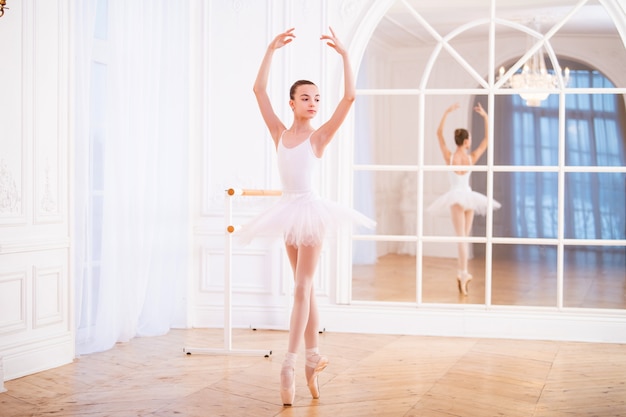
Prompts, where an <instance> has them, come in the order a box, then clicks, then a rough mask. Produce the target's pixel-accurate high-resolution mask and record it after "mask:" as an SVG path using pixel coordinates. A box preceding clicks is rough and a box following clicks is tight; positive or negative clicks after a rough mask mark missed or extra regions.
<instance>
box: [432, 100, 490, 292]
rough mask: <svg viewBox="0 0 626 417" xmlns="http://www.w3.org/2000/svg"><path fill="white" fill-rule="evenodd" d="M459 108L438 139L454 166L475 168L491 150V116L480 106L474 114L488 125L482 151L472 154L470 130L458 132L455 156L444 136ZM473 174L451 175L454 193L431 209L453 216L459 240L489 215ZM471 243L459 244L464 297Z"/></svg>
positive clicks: (461, 285)
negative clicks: (472, 184)
mask: <svg viewBox="0 0 626 417" xmlns="http://www.w3.org/2000/svg"><path fill="white" fill-rule="evenodd" d="M458 108H459V104H458V103H455V104H453V105H451V106H450V107H448V108H447V109H446V111H445V112H444V114H443V116H442V118H441V121H440V122H439V127H438V128H437V137H438V139H439V147H440V148H441V154H442V155H443V158H444V160H445V161H447V162H448V163H449V164H450V165H459V166H463V165H473V164H474V162H475V161H477V160H478V159H479V158H480V157H481V156H482V154H483V153H484V152H485V150H486V149H487V138H488V136H489V135H488V132H489V121H488V116H487V113H486V112H485V110H484V109H483V107H482V106H481V105H480V103H478V104H477V105H476V106H475V107H474V110H475V111H476V113H478V114H479V115H480V116H482V118H483V120H484V122H485V136H484V137H483V140H482V141H481V142H480V144H479V145H478V147H477V148H476V149H474V150H473V151H471V152H470V147H471V145H472V139H471V136H470V135H469V132H468V131H467V129H462V128H459V129H456V130H455V131H454V142H455V143H456V151H454V153H452V152H451V151H450V149H448V147H447V146H446V142H445V138H444V136H443V127H444V124H445V121H446V117H447V116H448V114H449V113H451V112H453V111H454V110H456V109H458ZM470 174H471V172H470V171H463V170H460V171H450V172H449V176H450V190H449V191H448V192H446V193H445V194H443V195H442V196H440V197H439V198H437V199H436V200H435V201H434V202H433V203H432V204H431V205H430V206H429V207H428V211H429V212H431V213H435V212H441V211H442V210H450V214H451V216H452V224H453V226H454V230H455V232H456V234H457V236H460V237H467V236H469V235H470V232H471V230H472V222H473V221H474V213H476V214H479V215H482V216H484V215H485V214H486V213H487V203H488V199H487V196H486V195H484V194H481V193H478V192H476V191H473V190H472V188H471V187H470V183H469V180H470ZM493 208H494V209H499V208H500V203H498V202H497V201H495V200H493ZM468 249H469V248H468V243H467V242H459V244H458V253H459V257H458V268H459V270H458V272H457V277H456V279H457V281H458V285H459V291H460V292H461V293H462V294H463V295H467V287H468V285H469V282H470V280H471V279H472V275H471V274H470V273H469V272H468V271H467V259H468Z"/></svg>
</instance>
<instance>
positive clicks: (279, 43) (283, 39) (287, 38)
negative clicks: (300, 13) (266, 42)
mask: <svg viewBox="0 0 626 417" xmlns="http://www.w3.org/2000/svg"><path fill="white" fill-rule="evenodd" d="M294 30H295V28H291V29H288V30H286V31H284V32H283V33H280V34H278V35H276V37H275V38H274V39H273V40H272V42H271V43H270V48H272V49H278V48H282V47H283V46H285V45H287V44H288V43H289V42H291V41H293V40H294V38H295V37H296V35H294V33H293V31H294Z"/></svg>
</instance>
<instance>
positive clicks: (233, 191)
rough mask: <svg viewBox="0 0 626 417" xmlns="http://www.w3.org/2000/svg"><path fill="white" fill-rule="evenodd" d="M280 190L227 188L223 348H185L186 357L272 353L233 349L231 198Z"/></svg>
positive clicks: (272, 194)
mask: <svg viewBox="0 0 626 417" xmlns="http://www.w3.org/2000/svg"><path fill="white" fill-rule="evenodd" d="M280 195H282V192H281V191H280V190H254V189H239V188H229V189H227V190H226V198H225V209H224V217H225V220H226V233H225V245H224V347H223V348H222V349H217V348H215V349H211V348H197V347H185V348H183V352H185V353H186V354H187V355H191V354H192V353H198V354H208V355H244V356H256V355H261V356H264V357H266V358H268V357H269V356H270V355H271V354H272V351H271V350H269V349H264V350H263V349H253V350H251V349H233V338H232V333H233V332H232V328H233V323H232V257H233V253H232V252H233V239H232V235H233V233H235V232H236V231H237V230H239V228H240V226H239V225H233V224H232V222H233V216H232V213H233V204H232V197H235V196H255V197H258V196H280Z"/></svg>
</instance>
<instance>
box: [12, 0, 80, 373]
mask: <svg viewBox="0 0 626 417" xmlns="http://www.w3.org/2000/svg"><path fill="white" fill-rule="evenodd" d="M69 4H70V0H24V1H13V2H10V5H9V7H10V8H9V9H8V10H6V12H5V15H4V16H3V17H2V19H0V39H3V40H10V41H7V42H1V43H0V55H1V56H2V61H1V62H0V79H2V80H3V92H2V94H1V95H0V125H1V126H2V128H1V129H2V133H1V140H0V265H1V267H0V334H2V337H1V338H0V357H2V358H3V361H4V365H5V368H4V369H5V373H4V378H5V379H13V378H16V377H19V376H23V375H26V374H29V373H32V372H38V371H41V370H44V369H48V368H51V367H54V366H58V365H60V364H64V363H68V362H70V361H71V360H72V359H73V358H74V341H73V340H74V330H73V329H72V326H71V322H72V320H71V314H72V311H73V310H72V305H71V300H72V297H71V291H70V290H71V285H70V273H69V271H70V268H69V259H70V256H69V253H70V252H69V250H70V249H69V248H70V231H69V224H70V219H69V210H68V207H69V204H68V201H69V194H68V190H70V178H69V175H68V174H69V172H70V171H71V170H70V169H69V163H70V161H69V157H68V150H69V144H70V127H69V126H70V117H69V114H70V106H69V103H70V98H69V97H70V96H69V93H70V88H69V85H70V78H69V76H70V62H71V61H70V53H69V47H70V26H69V22H70V19H69V16H70V7H69Z"/></svg>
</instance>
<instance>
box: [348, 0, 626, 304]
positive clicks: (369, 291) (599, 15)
mask: <svg viewBox="0 0 626 417" xmlns="http://www.w3.org/2000/svg"><path fill="white" fill-rule="evenodd" d="M562 3H563V2H559V4H558V5H557V4H554V5H550V4H546V5H545V9H543V8H542V9H541V10H538V9H536V8H533V9H532V10H525V9H524V7H522V8H520V9H516V10H511V9H504V8H497V7H496V10H495V14H496V18H497V19H500V20H498V22H499V23H502V22H505V21H506V24H494V29H493V31H492V32H491V31H490V26H489V23H488V20H489V16H490V11H489V8H488V7H487V8H485V9H483V10H481V9H480V8H478V9H476V10H472V11H471V12H470V11H468V13H467V14H465V13H460V14H459V15H461V16H463V19H461V18H459V19H458V21H457V22H456V25H453V24H452V23H451V22H450V21H446V22H442V21H440V20H439V18H440V16H439V15H438V14H437V13H435V12H434V11H433V10H432V8H428V7H427V6H424V5H420V4H414V3H411V4H410V6H411V9H412V10H407V7H408V4H407V3H406V2H398V3H396V5H394V6H393V7H391V8H390V9H389V11H388V12H387V14H386V15H385V16H384V17H383V18H382V19H381V21H380V23H379V26H378V27H377V29H376V30H375V31H374V33H373V36H372V38H371V40H370V42H369V44H368V46H367V49H366V51H365V54H364V57H363V60H362V62H361V65H360V67H359V73H358V78H357V84H358V88H359V91H360V92H361V94H360V95H359V96H358V99H357V103H356V108H355V117H356V125H355V135H356V137H357V138H358V141H355V149H354V161H355V170H354V201H355V207H356V208H357V209H363V210H366V211H368V212H370V213H372V214H373V215H375V217H376V220H377V222H378V229H377V231H376V235H375V236H374V237H372V236H359V235H357V236H355V238H354V242H353V254H354V256H353V277H352V299H354V300H361V301H371V302H417V303H418V304H421V303H426V304H430V303H432V304H439V303H444V304H488V305H489V304H493V305H513V306H540V307H586V308H624V307H625V306H626V283H625V280H626V279H625V276H626V274H625V271H626V246H625V245H624V244H623V242H624V239H625V238H626V211H625V210H624V207H625V206H626V172H625V170H624V166H626V157H625V148H626V146H625V142H626V133H625V132H626V126H625V120H626V117H625V116H626V110H625V106H624V95H623V94H621V92H620V91H615V92H612V91H610V90H611V89H617V88H618V87H619V86H620V85H625V84H626V79H624V78H625V77H624V76H623V75H622V74H621V73H618V72H616V71H615V69H614V65H615V62H620V63H621V64H620V65H626V53H625V52H624V47H623V44H622V43H621V41H620V37H619V34H618V32H617V30H616V28H615V25H614V24H613V23H612V21H611V19H610V18H609V17H608V15H607V13H606V11H605V10H604V8H603V6H602V5H601V4H600V3H599V2H588V3H587V4H585V5H584V7H582V8H578V9H577V10H575V12H574V13H573V14H571V12H572V10H574V8H575V7H576V2H574V1H572V2H571V3H572V4H569V5H563V4H562ZM557 6H558V7H557ZM548 9H549V10H550V13H547V10H548ZM542 12H546V14H545V15H544V14H542ZM415 15H418V16H419V17H420V18H419V19H418V18H416V17H415ZM480 19H482V22H479V20H480ZM585 21H586V22H587V24H586V25H585V24H583V23H584V22H585ZM552 32H553V33H552ZM433 33H436V34H437V36H434V35H433ZM491 36H493V49H492V48H491V46H490V45H491V44H490V39H491ZM590 36H594V37H596V38H599V37H602V38H603V39H604V42H603V45H604V46H603V47H602V48H610V50H611V51H614V52H615V53H614V55H613V56H611V58H610V59H609V60H607V56H606V55H604V56H603V57H601V56H599V52H600V51H598V50H595V49H594V48H595V47H594V46H593V45H594V44H593V43H592V42H590V41H589V37H590ZM544 40H545V42H542V41H544ZM595 45H597V43H596V44H595ZM611 45H613V46H611ZM491 63H493V65H491V66H490V64H491ZM535 67H536V68H535ZM533 71H535V72H533ZM530 74H538V75H537V76H538V77H542V79H543V81H542V82H543V84H541V85H538V86H537V87H536V88H543V89H548V88H551V89H553V91H550V93H549V94H548V93H545V94H529V93H525V94H522V93H521V92H519V91H518V90H519V89H520V88H522V87H520V86H525V87H524V88H531V87H532V86H531V87H528V85H525V84H523V83H528V80H529V79H530V78H532V77H531V75H530ZM542 74H543V75H542ZM533 76H535V75H533ZM547 83H549V84H547ZM561 89H564V94H563V95H562V96H561V95H559V91H561ZM490 91H492V92H490ZM451 106H455V107H454V109H453V110H454V111H451V112H450V113H449V115H448V117H447V119H446V120H445V126H444V129H443V134H444V137H445V144H446V146H447V147H448V149H450V150H451V151H452V152H454V150H455V149H456V145H455V142H454V133H455V130H456V129H460V128H462V129H467V131H468V134H469V135H470V136H471V139H472V144H471V146H470V147H469V148H468V154H469V153H471V152H472V151H473V150H475V149H476V148H477V147H478V146H479V145H480V141H481V140H482V138H483V135H484V134H485V123H484V118H483V116H482V115H481V113H480V112H478V111H476V106H481V108H482V109H484V110H485V113H486V114H488V115H489V117H488V119H487V121H488V123H487V124H486V126H487V128H488V129H489V130H491V131H490V132H489V133H488V135H487V136H488V146H487V148H486V149H485V151H484V153H482V154H481V155H480V156H479V158H477V159H476V160H475V161H472V163H473V164H474V165H472V167H471V168H469V173H471V177H469V178H470V180H469V186H470V187H471V190H472V191H473V192H476V193H478V194H481V195H484V196H485V198H487V200H488V201H491V203H490V205H489V208H488V209H487V210H484V211H483V212H482V213H481V214H482V215H481V214H479V215H477V213H476V212H474V213H473V219H472V224H471V227H470V228H469V229H471V232H470V233H469V234H468V235H467V236H465V237H463V236H461V238H460V239H459V236H460V234H459V233H458V227H457V228H455V223H454V221H453V218H454V214H453V213H452V212H449V211H448V212H446V211H445V210H439V211H437V212H432V211H431V210H429V207H430V206H432V204H433V203H434V202H435V201H437V199H440V198H441V196H442V195H444V194H445V193H446V192H448V191H449V189H450V182H449V179H450V175H454V174H453V172H454V171H453V169H452V168H450V166H449V161H445V160H444V158H443V157H442V152H441V149H440V146H439V143H438V136H437V131H438V127H439V124H440V121H441V118H442V115H443V114H445V113H446V111H447V110H448V109H450V108H451ZM453 178H454V177H453ZM367 190H371V193H367ZM364 195H369V197H364ZM460 247H465V251H466V252H465V256H467V266H466V267H464V265H463V264H462V263H459V254H460V252H461V251H460V249H459V248H460ZM464 269H465V271H464ZM459 271H461V272H459ZM462 272H466V273H467V274H470V275H471V280H468V281H467V282H468V284H467V286H465V284H466V283H465V282H462V279H459V277H463V275H461V273H462Z"/></svg>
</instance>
